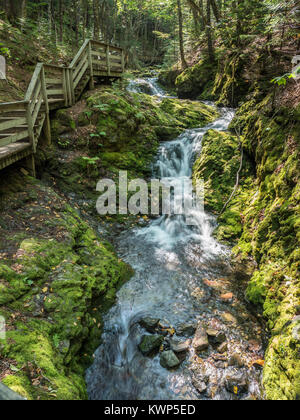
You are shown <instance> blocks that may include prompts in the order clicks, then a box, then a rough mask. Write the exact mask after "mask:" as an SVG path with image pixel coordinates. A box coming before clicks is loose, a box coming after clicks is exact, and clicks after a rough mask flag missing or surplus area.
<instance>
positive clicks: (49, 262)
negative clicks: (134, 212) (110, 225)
mask: <svg viewBox="0 0 300 420" xmlns="http://www.w3.org/2000/svg"><path fill="white" fill-rule="evenodd" d="M13 176H14V178H18V177H16V174H14V175H13ZM10 181H12V179H10ZM12 182H13V181H12ZM10 185H12V184H10ZM13 189H14V191H13V192H6V193H5V194H2V196H1V212H2V216H3V219H4V220H5V221H6V223H5V224H4V225H3V226H2V227H1V237H3V236H4V237H6V238H7V248H8V250H9V252H8V253H6V255H5V257H3V258H2V257H1V263H0V296H1V298H0V316H1V317H4V319H5V321H6V329H7V331H6V338H5V340H1V339H0V357H1V359H2V360H4V361H9V363H8V366H10V367H9V368H8V369H7V372H6V374H5V375H4V377H3V383H4V384H6V385H7V386H9V387H10V388H12V389H13V390H14V391H16V392H18V393H19V394H21V395H22V396H24V397H26V398H28V399H33V400H36V399H47V400H48V399H62V400H69V399H71V400H76V399H85V398H87V394H86V387H85V380H84V373H85V369H86V367H87V366H89V364H90V363H91V362H92V354H93V352H94V350H95V349H96V348H97V347H98V345H99V343H100V340H101V332H102V314H103V313H104V312H105V311H106V310H107V309H108V308H109V307H110V306H111V305H112V304H113V303H114V301H115V295H116V291H117V290H118V288H119V287H120V286H121V285H122V284H123V283H124V282H125V281H126V280H127V279H129V277H130V276H131V274H132V270H131V268H130V267H129V266H128V265H127V264H125V263H123V262H122V261H121V260H119V259H118V258H117V256H116V255H115V253H114V251H113V248H112V246H111V245H110V244H107V243H106V242H105V241H104V240H101V238H99V236H97V234H96V233H95V232H94V230H93V229H92V228H91V227H90V226H89V224H88V223H87V222H85V221H84V220H83V219H82V218H81V217H80V216H79V215H78V212H77V211H76V210H74V209H73V208H71V207H70V206H69V205H68V204H67V203H66V202H65V200H64V198H63V197H62V196H59V195H58V194H57V193H55V192H54V191H53V190H52V189H51V188H49V187H45V186H44V185H42V184H40V182H38V181H36V180H31V179H30V178H25V179H24V177H23V182H22V186H21V190H20V189H19V187H17V186H16V185H15V188H12V190H13ZM24 191H25V192H24ZM33 192H35V194H33ZM37 197H38V198H39V205H37V201H36V200H37ZM4 209H5V210H4ZM8 209H9V210H8ZM11 217H13V220H14V232H13V233H12V232H11V231H10V228H9V223H7V221H8V220H10V218H11ZM24 224H25V225H26V226H27V230H25V231H24ZM1 255H3V254H1Z"/></svg>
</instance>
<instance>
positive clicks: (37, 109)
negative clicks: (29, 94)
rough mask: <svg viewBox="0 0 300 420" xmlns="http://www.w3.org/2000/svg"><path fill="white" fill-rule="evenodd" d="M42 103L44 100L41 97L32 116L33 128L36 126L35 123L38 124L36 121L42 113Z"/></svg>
mask: <svg viewBox="0 0 300 420" xmlns="http://www.w3.org/2000/svg"><path fill="white" fill-rule="evenodd" d="M42 103H43V98H42V97H40V98H39V101H38V103H37V105H36V107H35V110H34V113H33V115H32V124H33V126H34V125H35V123H36V120H37V117H38V114H39V112H40V109H41V106H42Z"/></svg>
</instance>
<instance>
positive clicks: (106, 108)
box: [94, 104, 109, 112]
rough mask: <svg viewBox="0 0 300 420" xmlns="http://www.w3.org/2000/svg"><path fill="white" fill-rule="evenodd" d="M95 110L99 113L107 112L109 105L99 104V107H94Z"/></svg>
mask: <svg viewBox="0 0 300 420" xmlns="http://www.w3.org/2000/svg"><path fill="white" fill-rule="evenodd" d="M94 108H95V109H99V111H103V112H105V111H108V110H109V105H107V104H99V105H94Z"/></svg>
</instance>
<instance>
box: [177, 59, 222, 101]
mask: <svg viewBox="0 0 300 420" xmlns="http://www.w3.org/2000/svg"><path fill="white" fill-rule="evenodd" d="M215 75H216V66H215V64H212V63H210V62H209V61H208V60H207V59H203V60H201V61H200V62H199V63H198V64H196V65H194V66H193V67H189V68H188V69H186V70H185V71H184V72H183V73H181V74H180V75H179V76H178V77H177V79H176V83H175V84H176V90H177V94H178V96H179V98H191V99H196V98H197V97H198V96H199V95H201V94H202V93H203V92H205V98H204V97H203V99H207V100H211V99H214V97H213V95H212V93H211V94H209V91H211V88H212V84H211V82H212V81H213V80H214V78H215Z"/></svg>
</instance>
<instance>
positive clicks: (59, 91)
mask: <svg viewBox="0 0 300 420" xmlns="http://www.w3.org/2000/svg"><path fill="white" fill-rule="evenodd" d="M63 94H64V90H63V89H50V90H47V95H48V96H51V95H63Z"/></svg>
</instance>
